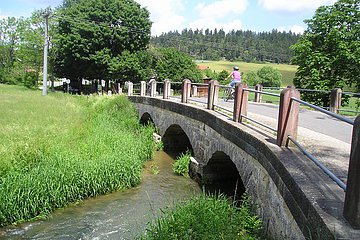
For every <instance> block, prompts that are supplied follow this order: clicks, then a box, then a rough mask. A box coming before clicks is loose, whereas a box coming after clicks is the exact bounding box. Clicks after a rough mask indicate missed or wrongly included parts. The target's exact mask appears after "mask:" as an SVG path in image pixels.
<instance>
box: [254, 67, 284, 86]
mask: <svg viewBox="0 0 360 240" xmlns="http://www.w3.org/2000/svg"><path fill="white" fill-rule="evenodd" d="M257 75H258V77H259V80H258V81H259V82H258V83H259V84H261V85H262V86H263V87H280V85H281V82H282V75H281V73H280V71H279V70H278V69H275V68H273V67H270V66H265V67H263V68H261V69H260V70H258V71H257Z"/></svg>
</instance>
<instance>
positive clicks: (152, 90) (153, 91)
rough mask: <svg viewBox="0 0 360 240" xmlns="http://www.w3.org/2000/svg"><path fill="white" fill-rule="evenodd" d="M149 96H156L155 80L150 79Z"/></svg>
mask: <svg viewBox="0 0 360 240" xmlns="http://www.w3.org/2000/svg"><path fill="white" fill-rule="evenodd" d="M149 83H150V97H156V80H155V79H153V78H152V79H150V81H149Z"/></svg>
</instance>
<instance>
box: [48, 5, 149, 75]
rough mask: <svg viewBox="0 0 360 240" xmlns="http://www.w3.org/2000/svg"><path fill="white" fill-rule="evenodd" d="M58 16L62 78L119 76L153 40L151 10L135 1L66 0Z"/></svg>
mask: <svg viewBox="0 0 360 240" xmlns="http://www.w3.org/2000/svg"><path fill="white" fill-rule="evenodd" d="M58 16H59V22H58V34H57V36H56V40H55V41H54V43H55V45H56V56H57V57H56V60H55V67H56V72H57V75H58V76H59V77H66V78H69V79H71V80H79V79H82V78H87V79H90V80H91V79H109V78H112V79H117V78H118V77H120V76H122V75H124V72H123V71H124V66H126V65H130V64H131V62H132V61H133V60H134V59H135V58H136V54H137V52H139V51H142V50H144V49H145V48H146V46H147V45H148V43H149V40H150V28H151V22H150V20H149V12H148V11H147V10H146V9H144V8H141V6H140V5H139V4H138V3H136V2H135V1H134V0H64V3H63V5H62V7H61V8H60V9H59V12H58ZM119 61H127V62H126V63H124V64H122V63H119ZM130 72H131V71H128V72H127V73H125V75H126V74H128V73H130Z"/></svg>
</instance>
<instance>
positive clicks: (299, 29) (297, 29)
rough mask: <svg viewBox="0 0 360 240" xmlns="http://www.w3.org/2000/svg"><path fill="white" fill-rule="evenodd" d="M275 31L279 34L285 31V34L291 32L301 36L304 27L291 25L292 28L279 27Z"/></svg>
mask: <svg viewBox="0 0 360 240" xmlns="http://www.w3.org/2000/svg"><path fill="white" fill-rule="evenodd" d="M277 30H278V31H280V32H282V31H285V32H288V31H291V32H293V33H300V34H303V33H304V31H305V29H304V27H302V26H299V25H292V26H287V27H284V26H281V27H278V28H277Z"/></svg>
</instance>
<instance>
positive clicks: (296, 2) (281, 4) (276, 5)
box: [258, 0, 336, 13]
mask: <svg viewBox="0 0 360 240" xmlns="http://www.w3.org/2000/svg"><path fill="white" fill-rule="evenodd" d="M335 2H336V0H258V3H259V5H261V6H262V7H264V8H265V9H267V10H270V11H280V12H292V13H293V12H301V11H306V10H315V9H316V8H318V7H320V6H322V5H331V4H334V3H335Z"/></svg>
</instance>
